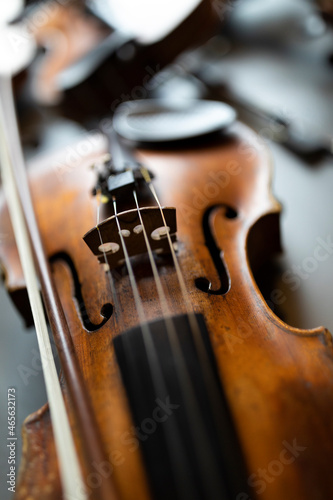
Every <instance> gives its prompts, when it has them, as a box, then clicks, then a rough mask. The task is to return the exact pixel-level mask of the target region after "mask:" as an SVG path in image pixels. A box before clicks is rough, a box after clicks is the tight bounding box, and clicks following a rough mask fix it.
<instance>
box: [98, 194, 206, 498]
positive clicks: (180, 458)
mask: <svg viewBox="0 0 333 500" xmlns="http://www.w3.org/2000/svg"><path fill="white" fill-rule="evenodd" d="M115 203H116V201H115V200H114V213H115V217H116V221H117V227H118V231H119V236H120V239H122V248H123V251H124V256H125V262H126V267H127V270H128V274H129V275H130V273H131V275H132V276H134V273H133V269H132V266H131V263H130V261H129V259H128V252H127V248H126V244H125V241H124V239H123V235H122V233H121V229H120V224H119V219H118V214H117V208H116V205H115ZM99 221H100V199H99V200H97V225H96V229H97V231H98V234H99V238H100V242H101V245H102V250H103V255H104V261H105V264H106V265H107V266H108V270H107V274H108V275H109V280H110V287H111V290H112V296H113V302H114V306H115V308H116V311H120V304H119V299H118V294H117V293H116V289H115V286H114V281H113V278H112V273H111V270H110V266H109V265H108V261H107V255H106V252H105V250H104V246H103V238H102V233H101V231H100V228H99ZM126 254H127V258H126ZM128 264H129V265H128ZM129 269H130V270H129ZM135 296H136V297H137V296H138V293H135ZM139 299H140V296H139ZM140 300H141V299H140ZM141 302H142V301H141ZM136 308H137V305H136ZM142 310H143V308H142ZM118 317H119V318H122V315H121V314H119V315H118V316H117V319H118ZM118 324H119V325H120V323H118ZM141 324H142V322H141ZM145 324H146V322H145ZM147 326H148V325H147ZM141 327H142V326H141ZM122 330H124V328H123V329H122ZM145 334H146V335H144V332H143V336H144V337H145V338H144V341H145V348H146V352H147V357H148V358H149V356H148V352H149V351H148V349H150V350H152V349H153V350H154V353H153V356H154V357H155V359H156V358H157V354H156V350H155V347H154V345H153V344H152V342H151V343H150V342H149V338H147V330H146V331H145ZM148 334H149V336H150V338H151V332H150V331H148ZM147 341H148V342H147ZM125 342H126V336H125ZM147 344H148V349H147ZM127 345H128V344H127ZM129 353H130V355H131V356H132V354H133V353H132V352H131V350H130V349H129ZM133 365H134V363H133ZM154 368H155V369H154ZM156 368H157V367H152V366H150V371H151V372H152V376H153V383H154V388H155V392H156V394H160V395H161V396H162V395H163V394H165V395H166V394H167V390H166V385H165V381H164V379H163V375H162V373H161V371H160V370H158V371H157V369H156ZM159 372H160V373H159ZM137 376H139V374H138V375H137ZM158 381H160V382H158ZM170 424H171V426H170ZM170 427H171V428H170ZM164 431H165V433H166V434H167V436H166V437H167V439H166V442H167V445H168V453H169V455H170V457H171V454H172V453H173V454H176V455H177V460H176V461H172V460H170V462H171V464H172V468H173V473H174V477H175V481H176V487H177V489H178V491H179V494H180V495H179V496H180V498H186V497H185V496H184V495H185V492H186V494H189V493H190V495H191V498H192V499H193V500H196V498H197V496H196V492H195V490H194V489H193V486H192V483H191V482H190V481H189V480H188V479H187V478H189V477H190V474H189V472H186V474H184V475H183V474H181V473H180V470H179V468H178V467H176V465H174V464H176V463H183V464H186V466H185V467H186V468H187V471H189V466H188V464H187V463H186V462H187V460H186V454H185V451H184V447H183V446H182V444H181V436H180V432H179V429H178V428H177V427H176V424H175V422H171V423H169V428H168V427H166V426H164Z"/></svg>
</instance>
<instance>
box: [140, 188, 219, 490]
mask: <svg viewBox="0 0 333 500" xmlns="http://www.w3.org/2000/svg"><path fill="white" fill-rule="evenodd" d="M133 197H134V200H135V204H136V208H137V212H138V215H139V219H140V224H141V227H142V232H143V236H144V239H145V244H146V248H147V253H148V257H149V261H150V265H151V268H152V271H153V276H154V280H155V285H156V288H157V294H158V297H159V301H160V304H161V308H162V312H163V317H164V321H165V326H166V330H167V335H168V339H169V343H170V347H171V350H172V354H173V358H174V359H175V366H176V371H177V374H178V378H179V381H180V386H181V391H182V394H183V397H184V401H185V407H186V412H187V414H188V416H189V419H188V421H189V425H190V432H191V434H192V442H193V445H194V449H195V454H196V456H197V459H198V462H199V463H200V462H201V467H200V469H199V470H200V473H201V474H202V479H203V484H205V485H206V490H207V491H206V493H207V495H208V497H207V498H214V492H216V491H221V489H220V488H219V483H220V477H219V471H218V470H217V466H216V463H215V462H214V460H213V458H212V455H211V453H210V449H209V445H208V436H207V431H206V429H205V426H204V422H203V418H202V415H201V411H200V409H199V407H198V402H197V400H196V398H195V391H194V387H193V383H192V381H191V378H190V375H189V372H188V368H187V366H186V361H185V357H184V354H183V352H182V349H181V345H180V341H179V339H178V336H177V332H176V328H175V324H174V321H173V318H172V316H171V315H170V310H169V306H168V303H167V299H166V296H165V293H164V290H163V285H162V281H161V278H160V276H159V273H158V270H157V266H156V262H155V260H154V256H153V252H152V249H151V245H150V242H149V238H148V235H147V231H146V228H145V225H144V222H143V218H142V215H141V211H140V207H139V203H138V198H137V194H136V191H135V190H133ZM166 228H167V226H166ZM167 232H168V234H169V230H167Z"/></svg>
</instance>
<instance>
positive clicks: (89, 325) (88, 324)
mask: <svg viewBox="0 0 333 500" xmlns="http://www.w3.org/2000/svg"><path fill="white" fill-rule="evenodd" d="M59 260H62V261H63V262H65V263H66V264H67V266H68V268H69V270H70V272H71V275H72V279H73V285H74V293H73V296H74V300H75V302H76V310H77V313H78V316H79V318H80V320H81V323H82V325H83V327H84V329H85V330H86V331H87V332H89V333H92V332H96V331H97V330H99V329H100V328H101V327H102V326H103V325H105V323H106V322H107V321H109V319H110V318H111V316H112V313H113V306H112V304H110V303H107V304H103V306H102V307H101V310H100V314H101V316H102V317H103V320H102V321H101V322H100V323H98V324H96V323H93V322H92V321H90V319H89V316H88V312H87V308H86V305H85V303H84V300H83V296H82V291H81V283H80V281H79V277H78V274H77V271H76V268H75V265H74V262H73V261H72V259H71V258H70V256H69V255H68V254H67V253H65V252H59V253H57V254H55V255H53V256H52V257H51V259H50V262H51V263H53V262H56V261H59Z"/></svg>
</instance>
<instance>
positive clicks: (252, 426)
mask: <svg viewBox="0 0 333 500" xmlns="http://www.w3.org/2000/svg"><path fill="white" fill-rule="evenodd" d="M104 148H105V146H104V145H103V143H102V142H101V143H96V146H95V151H94V152H93V154H92V157H91V158H86V159H85V160H84V161H83V162H80V163H77V164H70V165H65V164H64V163H62V162H63V159H62V160H61V157H58V158H49V159H48V161H47V163H45V160H41V161H40V162H37V163H36V164H35V165H34V167H33V168H32V169H31V185H32V190H33V197H34V199H35V200H38V203H36V211H37V215H38V220H39V224H40V229H41V232H42V234H43V235H47V236H44V242H45V247H46V251H47V253H48V255H49V256H50V257H51V256H53V255H55V254H58V253H59V252H66V253H67V254H68V255H69V256H70V257H71V259H72V260H73V262H74V264H75V267H76V269H77V272H78V276H79V281H80V283H81V286H82V295H83V300H84V301H85V304H86V307H87V313H88V315H89V318H90V320H91V321H92V322H94V323H99V322H100V321H101V316H100V309H101V307H102V305H103V304H105V303H107V302H112V296H111V293H110V287H109V283H108V280H107V276H106V275H105V274H104V271H103V269H102V266H100V265H99V264H98V261H97V259H96V257H95V256H94V255H93V254H92V253H91V252H90V250H89V249H88V247H87V246H86V245H85V243H84V242H83V240H82V238H81V237H82V236H83V234H85V233H86V232H87V231H88V230H89V229H90V228H92V227H93V226H94V225H95V224H96V205H95V203H94V201H93V200H92V198H91V195H90V190H91V187H92V186H93V182H94V178H93V173H92V171H91V170H90V169H89V166H90V164H91V162H92V159H93V158H97V157H98V156H99V155H100V154H102V153H103V151H104ZM59 159H60V164H62V165H64V166H65V167H66V168H62V169H59V168H58V167H59ZM140 159H141V161H144V163H145V165H146V166H147V167H148V168H149V170H151V171H152V172H153V173H154V174H155V181H154V185H155V187H156V190H157V192H158V194H159V197H160V200H161V203H162V205H167V206H176V208H177V223H178V239H179V250H178V258H179V262H180V266H181V269H182V272H183V275H184V278H185V282H186V286H187V290H188V293H189V297H190V300H191V303H192V304H193V308H194V310H195V311H196V312H202V313H203V314H204V316H205V319H206V322H207V327H208V330H209V333H210V337H211V342H212V345H213V349H214V352H215V355H216V358H217V362H218V368H219V373H220V376H221V381H222V384H223V386H224V388H225V391H226V393H227V397H228V401H229V404H230V408H231V412H232V415H233V417H234V421H235V425H236V429H237V431H238V433H239V437H240V440H241V443H242V447H243V451H244V456H245V461H246V465H247V469H248V473H249V481H250V482H251V483H252V486H253V489H254V497H255V494H257V496H258V497H259V494H260V498H263V499H267V500H281V498H283V499H286V500H289V499H290V500H294V499H298V498H299V499H301V498H302V499H305V500H310V499H311V500H312V499H314V498H316V499H317V498H318V499H324V498H325V499H326V498H327V497H328V495H329V494H331V493H333V484H332V480H331V477H330V462H331V457H332V454H333V449H332V444H331V443H332V435H333V424H332V419H331V414H332V410H333V405H332V402H333V401H332V399H333V397H332V385H333V382H332V381H333V357H332V345H331V337H330V335H329V334H328V333H327V332H326V331H325V330H324V329H316V330H311V331H301V330H297V329H293V328H290V327H288V326H287V325H285V324H283V323H282V322H281V321H280V320H279V319H278V318H277V317H276V316H274V315H273V313H272V312H271V311H270V310H269V308H268V307H267V305H266V304H265V302H264V301H263V299H262V297H261V294H260V292H259V290H258V288H257V286H256V283H255V281H254V279H253V275H252V272H251V270H250V266H249V258H248V242H249V243H250V249H249V250H250V255H251V263H252V264H255V258H257V259H258V258H259V255H260V254H261V252H260V251H259V250H260V249H258V248H256V246H257V245H258V244H260V245H262V244H263V243H267V247H269V248H270V249H272V248H274V247H275V248H276V249H277V250H278V248H279V242H278V239H276V240H275V237H276V236H277V235H276V218H277V214H278V213H279V210H280V206H279V204H278V203H277V202H276V201H275V200H274V198H273V197H272V194H271V191H270V182H271V165H270V163H271V160H270V157H269V154H268V153H267V150H266V148H265V147H264V146H263V144H262V143H261V142H260V141H259V140H258V138H257V136H256V135H255V134H254V133H253V132H251V131H250V130H249V129H247V128H246V127H245V126H243V125H240V124H236V125H235V126H234V127H233V128H232V129H231V130H230V131H229V134H228V138H226V139H224V140H222V141H221V143H219V144H214V145H212V146H209V147H208V146H206V147H202V148H201V147H199V146H198V147H197V148H194V149H191V150H185V151H181V150H178V151H168V152H167V151H164V152H156V151H155V152H152V151H142V152H141V153H140ZM57 165H58V167H57ZM65 186H66V191H65V193H64V187H65ZM226 205H227V206H228V207H231V208H232V209H233V210H235V211H236V212H237V217H235V218H227V217H226V216H225V213H226V209H225V206H226ZM64 206H66V207H68V208H67V209H66V210H62V208H63V207H64ZM214 206H215V207H216V208H215V209H213V210H212V211H211V214H210V218H209V226H210V231H211V233H212V235H213V238H214V240H215V243H216V245H217V246H218V247H219V248H220V249H221V251H222V252H223V259H224V262H225V265H226V268H227V271H228V274H229V278H230V289H229V291H228V292H227V293H226V294H224V295H208V294H206V293H204V292H202V291H200V290H198V289H197V288H196V287H195V285H194V280H195V279H196V278H199V277H207V278H208V279H209V280H210V281H211V283H212V288H213V289H217V288H219V279H218V276H217V272H216V269H215V266H214V264H213V261H212V258H211V254H210V252H209V250H208V248H207V247H206V245H205V239H204V233H203V227H202V219H203V214H204V212H205V211H206V209H208V208H209V207H214ZM268 214H271V215H269V216H268ZM1 215H2V220H3V217H6V214H5V212H3V211H2V213H1ZM260 219H263V221H264V222H263V223H261V224H262V225H261V227H260V229H261V234H260V233H259V232H258V233H257V232H256V228H255V225H256V223H257V221H259V220H260ZM2 220H1V224H2ZM257 227H258V226H257ZM65 228H66V230H65ZM68 228H69V230H67V229H68ZM253 228H254V229H253ZM258 231H259V230H258ZM252 234H253V235H255V237H254V236H253V237H252ZM249 235H250V236H249ZM4 243H5V245H6V246H5V248H3V249H2V255H5V256H6V255H8V253H7V251H9V249H10V245H11V241H10V239H7V240H6V241H5V242H4ZM7 245H8V247H7ZM262 253H263V254H264V255H265V252H262ZM3 260H4V261H3V265H4V267H5V268H7V284H8V286H9V288H12V289H15V287H18V286H21V284H22V278H21V276H20V269H19V267H18V266H17V263H16V265H14V266H13V263H11V267H12V268H13V269H14V270H15V273H14V272H13V273H11V272H10V271H9V269H8V267H7V266H8V265H9V259H7V260H6V257H5V258H4V259H3ZM159 268H160V271H161V275H162V282H163V285H164V287H165V290H166V291H167V292H168V293H167V296H168V302H169V307H170V309H171V311H172V312H173V313H174V314H176V313H180V312H184V311H185V308H184V305H183V301H182V298H181V293H180V290H179V286H178V282H177V278H176V275H175V272H174V270H173V268H172V266H171V265H170V264H169V263H167V264H163V263H162V264H161V265H160V266H159ZM53 269H54V273H55V277H56V282H57V286H58V289H59V293H60V295H61V297H62V301H63V304H64V309H65V313H66V316H67V318H68V322H69V326H70V328H71V332H72V336H73V341H74V344H75V348H76V352H77V356H78V359H79V362H80V365H81V369H82V373H83V377H84V379H85V381H86V384H87V390H88V391H89V394H90V397H91V400H92V403H93V407H94V410H95V414H96V418H97V420H98V425H99V427H100V429H101V432H102V436H103V441H104V443H105V448H106V452H107V455H108V456H109V459H110V462H114V463H113V466H114V468H113V475H114V479H115V482H116V485H117V488H118V491H119V492H120V497H121V498H123V499H128V500H130V499H132V498H134V497H135V498H139V499H146V498H149V493H148V487H147V482H146V478H145V474H144V471H143V467H142V462H141V458H140V455H139V453H138V451H137V450H136V451H135V452H133V451H132V449H131V448H130V447H129V446H128V443H127V442H126V437H128V433H131V426H132V423H131V419H130V415H129V412H128V406H127V401H126V397H125V394H124V391H123V388H122V384H121V380H120V377H119V372H118V368H117V365H116V363H115V358H114V353H113V348H112V338H113V337H114V336H115V335H118V334H120V333H121V332H122V331H124V330H126V329H127V328H130V327H132V326H135V325H137V323H138V317H137V313H136V311H135V307H134V301H133V297H132V292H131V289H130V285H129V280H128V277H127V275H126V273H125V272H122V273H119V274H118V275H117V278H116V280H115V286H116V289H117V292H118V299H119V309H118V310H117V311H115V315H114V317H113V318H111V319H110V320H109V321H108V322H107V323H106V325H105V326H103V327H102V328H101V329H100V330H98V331H96V332H93V333H88V332H87V331H85V330H84V328H83V327H82V322H81V320H80V318H79V316H78V314H77V311H78V309H80V308H81V305H80V304H77V303H75V301H74V300H73V297H72V296H73V283H72V277H71V274H70V272H69V268H68V266H67V265H66V263H64V262H62V261H60V260H59V261H55V262H54V264H53ZM143 269H144V272H143V271H142V268H139V267H138V266H134V272H135V274H136V276H137V278H138V284H139V289H140V295H141V297H142V299H143V302H144V305H145V306H146V311H147V319H153V318H158V317H160V316H161V309H160V306H159V304H158V300H157V298H156V290H155V287H154V283H153V279H152V276H151V273H149V272H147V270H148V267H147V265H146V264H145V266H144V268H143ZM68 406H69V408H70V401H68ZM36 421H39V420H38V418H36ZM42 428H43V429H46V424H45V425H44V424H43V426H42ZM28 439H29V433H27V432H26V441H25V443H27V440H28ZM77 440H78V442H79V440H80V437H79V436H77ZM37 446H39V444H34V443H32V444H31V446H30V447H29V446H28V445H25V450H26V451H25V453H26V454H27V453H36V447H37ZM50 446H51V444H50ZM285 450H287V451H285ZM290 450H293V451H290ZM25 458H26V460H28V457H27V456H26V457H25ZM272 464H273V465H272ZM274 464H275V465H274ZM37 467H38V465H37ZM274 467H275V468H274ZM281 468H282V469H281ZM47 469H48V472H49V473H50V474H51V473H52V472H54V470H55V471H56V469H55V468H54V463H53V464H52V463H51V462H50V463H49V464H47ZM263 469H265V470H272V471H273V472H274V471H275V472H276V474H275V475H274V474H273V476H272V474H271V473H270V476H269V478H270V481H267V480H265V479H264V478H263V477H262V472H261V471H262V470H263ZM281 470H283V473H282V472H281ZM278 471H280V472H278ZM47 477H48V475H47V474H45V478H47ZM272 477H273V478H274V480H271V479H272ZM45 481H46V483H47V479H45ZM29 484H30V482H29V476H28V475H27V474H25V473H24V471H22V474H21V478H20V483H19V486H18V492H19V493H18V495H17V498H22V499H24V498H28V493H27V491H29ZM52 485H53V490H52V491H51V492H50V493H49V497H48V498H50V499H51V498H59V491H57V485H58V486H59V483H57V481H54V483H52ZM241 493H242V492H240V494H241ZM43 498H46V497H43Z"/></svg>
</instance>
